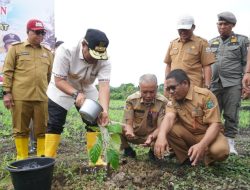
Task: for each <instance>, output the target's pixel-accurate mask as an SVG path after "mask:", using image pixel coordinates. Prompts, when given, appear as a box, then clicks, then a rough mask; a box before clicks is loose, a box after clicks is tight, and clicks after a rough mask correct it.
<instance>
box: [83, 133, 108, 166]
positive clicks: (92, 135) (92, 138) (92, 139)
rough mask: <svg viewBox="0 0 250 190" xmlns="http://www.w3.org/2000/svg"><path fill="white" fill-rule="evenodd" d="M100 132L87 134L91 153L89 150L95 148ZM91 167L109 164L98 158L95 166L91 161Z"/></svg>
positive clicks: (88, 147)
mask: <svg viewBox="0 0 250 190" xmlns="http://www.w3.org/2000/svg"><path fill="white" fill-rule="evenodd" d="M98 134H99V132H87V134H86V140H87V151H88V153H89V150H90V149H91V148H92V147H93V146H94V144H95V143H96V139H97V136H98ZM89 165H90V166H106V165H107V163H106V162H104V161H103V160H102V158H101V157H99V158H98V160H97V162H96V163H95V164H94V163H92V162H91V161H90V159H89Z"/></svg>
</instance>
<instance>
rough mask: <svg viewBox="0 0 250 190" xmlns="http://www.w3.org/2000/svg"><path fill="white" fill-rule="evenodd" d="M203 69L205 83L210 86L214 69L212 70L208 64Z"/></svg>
mask: <svg viewBox="0 0 250 190" xmlns="http://www.w3.org/2000/svg"><path fill="white" fill-rule="evenodd" d="M203 71H204V83H205V86H206V87H209V86H210V84H211V76H212V70H211V66H210V65H207V66H204V67H203Z"/></svg>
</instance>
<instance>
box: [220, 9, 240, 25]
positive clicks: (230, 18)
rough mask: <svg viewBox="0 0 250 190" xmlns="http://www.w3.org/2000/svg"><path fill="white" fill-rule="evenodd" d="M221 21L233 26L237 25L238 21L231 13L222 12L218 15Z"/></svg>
mask: <svg viewBox="0 0 250 190" xmlns="http://www.w3.org/2000/svg"><path fill="white" fill-rule="evenodd" d="M218 20H219V21H226V22H229V23H232V24H236V22H237V20H236V17H235V16H234V14H233V13H231V12H222V13H220V14H218Z"/></svg>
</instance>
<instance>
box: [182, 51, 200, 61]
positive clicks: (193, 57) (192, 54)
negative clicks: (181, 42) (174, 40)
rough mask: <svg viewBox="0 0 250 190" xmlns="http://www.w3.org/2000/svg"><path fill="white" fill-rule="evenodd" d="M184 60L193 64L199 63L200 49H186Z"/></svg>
mask: <svg viewBox="0 0 250 190" xmlns="http://www.w3.org/2000/svg"><path fill="white" fill-rule="evenodd" d="M183 59H184V61H185V62H186V63H187V64H189V65H193V64H194V63H197V61H198V59H200V58H199V51H197V50H186V51H185V56H184V58H183Z"/></svg>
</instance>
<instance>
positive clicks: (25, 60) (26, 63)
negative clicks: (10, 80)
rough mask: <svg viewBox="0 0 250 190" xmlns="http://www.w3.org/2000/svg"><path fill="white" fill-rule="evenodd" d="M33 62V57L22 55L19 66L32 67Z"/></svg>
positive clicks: (21, 67) (18, 61)
mask: <svg viewBox="0 0 250 190" xmlns="http://www.w3.org/2000/svg"><path fill="white" fill-rule="evenodd" d="M31 64H32V61H31V58H30V57H28V56H20V57H19V58H18V60H17V65H16V67H17V68H20V69H24V68H27V67H30V66H31Z"/></svg>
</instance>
